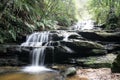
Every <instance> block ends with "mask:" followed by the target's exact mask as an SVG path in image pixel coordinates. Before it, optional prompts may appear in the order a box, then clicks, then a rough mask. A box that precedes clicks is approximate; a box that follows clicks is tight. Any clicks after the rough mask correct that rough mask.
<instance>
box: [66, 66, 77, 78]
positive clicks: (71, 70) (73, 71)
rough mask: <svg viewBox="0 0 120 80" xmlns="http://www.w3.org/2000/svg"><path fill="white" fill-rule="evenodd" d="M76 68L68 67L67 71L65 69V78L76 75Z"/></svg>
mask: <svg viewBox="0 0 120 80" xmlns="http://www.w3.org/2000/svg"><path fill="white" fill-rule="evenodd" d="M76 71H77V70H76V68H75V67H70V68H68V69H66V71H65V76H73V75H75V74H76Z"/></svg>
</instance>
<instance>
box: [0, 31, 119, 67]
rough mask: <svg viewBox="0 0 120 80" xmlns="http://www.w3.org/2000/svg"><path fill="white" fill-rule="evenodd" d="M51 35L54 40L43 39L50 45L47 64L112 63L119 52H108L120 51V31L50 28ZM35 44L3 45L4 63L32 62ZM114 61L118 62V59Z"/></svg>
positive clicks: (1, 58)
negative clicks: (55, 29)
mask: <svg viewBox="0 0 120 80" xmlns="http://www.w3.org/2000/svg"><path fill="white" fill-rule="evenodd" d="M49 38H50V40H51V41H49V42H43V43H42V46H45V47H47V48H46V50H45V64H51V63H68V64H69V63H70V64H71V63H72V64H73V63H74V64H77V65H80V66H85V67H96V66H95V65H96V64H97V65H98V66H97V67H101V65H102V66H104V67H108V66H109V67H111V63H112V62H113V59H114V58H115V56H114V55H112V60H111V59H109V58H111V57H106V56H107V55H109V54H110V53H114V54H118V52H119V51H120V42H119V41H120V32H105V31H67V30H66V31H63V30H60V31H50V37H49ZM39 47H41V46H39ZM34 48H35V47H29V46H27V47H20V46H19V45H14V46H13V45H1V46H0V65H1V66H2V65H28V64H30V62H31V56H30V55H29V54H30V53H31V51H32V49H34ZM83 58H84V59H83ZM103 58H104V59H103ZM81 59H83V60H81ZM116 60H117V59H116ZM98 62H99V63H98ZM102 62H104V63H102ZM113 64H115V65H116V64H117V63H116V61H115V62H114V63H113Z"/></svg>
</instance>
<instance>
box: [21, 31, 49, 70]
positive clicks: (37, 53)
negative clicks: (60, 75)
mask: <svg viewBox="0 0 120 80" xmlns="http://www.w3.org/2000/svg"><path fill="white" fill-rule="evenodd" d="M48 41H49V32H47V31H46V32H35V33H33V34H32V35H30V36H29V37H28V39H27V41H26V42H25V43H23V44H21V46H23V47H33V48H34V47H37V48H34V49H33V50H32V52H31V54H32V65H31V66H28V67H25V68H24V69H23V71H25V72H41V71H48V70H50V69H47V68H45V67H44V59H45V53H44V51H45V49H46V47H45V46H42V43H43V42H48Z"/></svg>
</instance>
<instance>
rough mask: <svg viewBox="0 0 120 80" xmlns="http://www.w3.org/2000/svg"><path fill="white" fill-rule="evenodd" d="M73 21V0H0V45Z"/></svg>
mask: <svg viewBox="0 0 120 80" xmlns="http://www.w3.org/2000/svg"><path fill="white" fill-rule="evenodd" d="M74 19H75V18H74V5H73V0H0V43H5V42H9V41H16V40H17V39H18V38H19V37H21V36H24V35H27V34H29V33H32V32H33V31H34V30H48V29H56V25H57V24H59V23H60V24H63V26H69V25H70V24H71V20H74Z"/></svg>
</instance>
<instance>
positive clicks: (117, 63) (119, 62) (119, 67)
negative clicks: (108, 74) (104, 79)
mask: <svg viewBox="0 0 120 80" xmlns="http://www.w3.org/2000/svg"><path fill="white" fill-rule="evenodd" d="M112 72H118V73H120V54H118V56H117V58H116V59H115V60H114V62H113V64H112Z"/></svg>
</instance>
